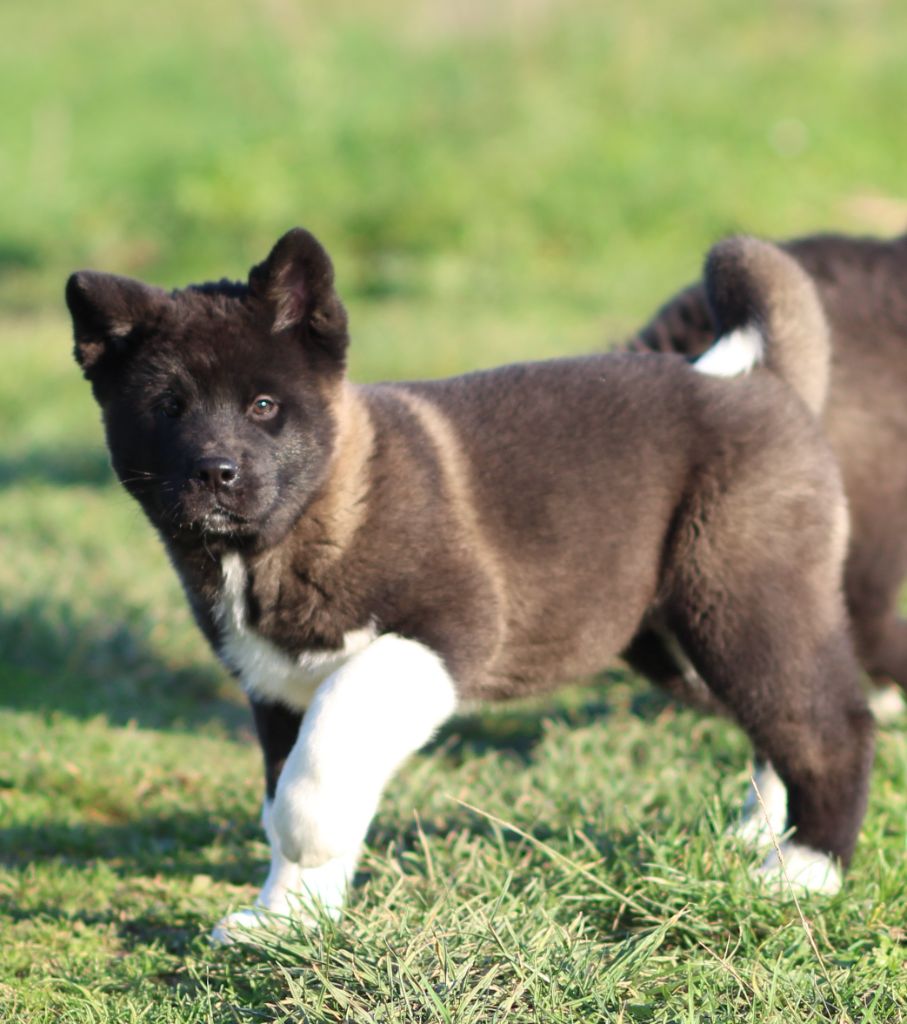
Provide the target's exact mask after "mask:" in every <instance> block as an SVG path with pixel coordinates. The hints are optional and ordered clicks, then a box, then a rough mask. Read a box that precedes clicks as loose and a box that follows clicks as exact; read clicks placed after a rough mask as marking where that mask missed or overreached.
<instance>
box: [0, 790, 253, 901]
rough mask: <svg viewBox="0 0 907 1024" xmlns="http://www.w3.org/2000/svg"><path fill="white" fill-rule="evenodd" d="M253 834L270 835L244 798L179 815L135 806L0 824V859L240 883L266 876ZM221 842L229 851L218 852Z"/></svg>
mask: <svg viewBox="0 0 907 1024" xmlns="http://www.w3.org/2000/svg"><path fill="white" fill-rule="evenodd" d="M251 839H260V840H262V841H263V840H264V834H263V832H262V830H261V826H260V825H259V822H258V818H257V815H255V814H250V813H249V809H248V808H247V807H246V806H245V805H243V806H241V807H240V806H237V807H236V808H233V809H229V810H226V811H225V810H224V808H218V809H217V810H212V812H211V813H205V812H203V811H184V812H179V811H176V812H174V813H172V814H143V813H142V811H141V808H140V807H136V816H135V818H128V819H126V820H123V821H117V822H112V823H111V822H88V821H80V822H74V823H70V822H59V821H53V820H51V821H42V822H40V823H35V824H33V825H32V824H25V825H15V826H12V827H9V828H0V864H2V865H4V866H5V867H24V866H25V865H27V864H31V863H35V862H42V861H58V860H59V861H63V862H65V863H66V864H67V865H68V866H75V867H78V866H81V865H88V864H90V863H91V862H93V861H97V860H98V859H101V860H104V861H106V862H107V864H108V867H110V868H111V870H113V871H114V873H115V874H117V875H119V876H121V877H123V878H129V877H141V876H145V875H148V876H152V877H153V876H157V875H160V876H166V877H170V878H182V879H186V880H189V881H191V880H192V879H193V878H195V877H196V876H199V875H201V876H203V877H205V878H210V879H213V880H215V881H221V882H230V883H232V884H234V885H241V884H245V883H247V882H249V881H250V879H252V880H260V881H264V870H265V869H264V867H263V865H264V861H263V860H262V859H261V858H259V857H256V856H250V855H249V853H248V852H247V850H246V846H245V844H246V843H247V842H248V841H249V840H251ZM214 845H218V846H221V847H223V848H225V850H221V851H220V852H219V853H218V854H217V856H216V857H214V858H212V855H211V848H212V847H213V846H214ZM224 852H226V854H227V855H226V856H225V855H224ZM259 874H260V875H261V879H258V875H259Z"/></svg>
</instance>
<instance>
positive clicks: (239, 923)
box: [210, 907, 287, 946]
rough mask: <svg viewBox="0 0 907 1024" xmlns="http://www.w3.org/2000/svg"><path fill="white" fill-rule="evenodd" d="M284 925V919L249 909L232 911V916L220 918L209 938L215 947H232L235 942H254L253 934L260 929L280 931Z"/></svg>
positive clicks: (252, 908) (262, 911) (264, 911)
mask: <svg viewBox="0 0 907 1024" xmlns="http://www.w3.org/2000/svg"><path fill="white" fill-rule="evenodd" d="M286 923H287V921H286V918H280V917H277V916H275V915H273V914H271V913H269V912H268V911H266V910H256V909H255V908H254V907H249V908H247V909H246V910H234V911H233V913H232V914H227V915H226V916H225V917H222V918H221V919H220V921H218V922H217V924H216V925H215V927H214V929H213V930H212V932H211V936H210V938H211V942H212V943H213V944H214V945H215V946H232V945H233V944H234V943H236V942H244V941H254V933H255V932H257V931H261V930H262V929H265V928H267V929H271V930H275V929H276V930H280V928H281V925H283V926H284V927H285V926H286Z"/></svg>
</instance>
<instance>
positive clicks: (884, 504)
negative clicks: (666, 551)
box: [632, 234, 907, 689]
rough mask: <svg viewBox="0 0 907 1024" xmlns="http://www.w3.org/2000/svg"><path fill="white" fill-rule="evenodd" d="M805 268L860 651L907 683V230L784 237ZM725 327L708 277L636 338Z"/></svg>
mask: <svg viewBox="0 0 907 1024" xmlns="http://www.w3.org/2000/svg"><path fill="white" fill-rule="evenodd" d="M781 248H783V249H784V250H785V251H786V252H787V253H789V254H790V255H791V256H792V257H793V258H794V259H796V261H797V262H798V263H799V265H800V266H801V267H802V268H803V269H804V270H805V271H806V273H807V274H808V275H809V277H810V279H811V281H812V283H813V285H814V287H815V289H816V291H817V293H818V295H819V298H820V301H821V304H822V308H823V310H824V313H825V317H826V320H827V322H828V325H829V328H830V331H831V347H832V362H831V380H830V385H829V391H828V396H827V400H826V402H825V403H824V409H823V411H822V420H823V425H824V429H825V432H826V435H827V437H828V439H829V442H830V443H831V446H832V448H833V450H834V452H835V454H836V456H837V458H838V461H839V463H840V466H841V471H842V475H843V478H844V487H845V490H846V492H847V497H848V501H849V505H850V517H851V533H850V547H849V550H848V555H847V563H846V570H845V592H846V598H847V605H848V608H849V611H850V615H851V620H852V622H853V629H854V635H855V639H856V643H857V650H858V653H859V655H860V658H861V660H862V662H863V664H864V666H865V668H866V670H867V672H869V673H870V674H871V675H872V676H874V677H876V678H877V679H879V680H880V681H881V680H886V679H889V678H890V679H893V680H895V681H897V682H898V683H899V684H900V685H901V686H902V687H904V688H905V689H907V622H905V621H904V620H903V619H901V618H900V617H899V616H898V610H897V598H898V593H899V591H900V589H901V586H902V584H903V582H904V578H905V576H907V236H901V237H899V238H895V239H893V240H890V241H883V240H879V239H874V238H855V237H848V236H845V235H832V234H825V235H814V236H810V237H806V238H799V239H795V240H793V241H790V242H784V243H781ZM718 333H720V330H719V328H718V325H717V324H716V323H715V318H714V316H713V313H712V308H711V305H710V303H709V301H708V298H707V295H706V288H705V286H704V284H703V283H702V282H698V283H696V284H693V285H691V286H690V287H688V288H686V289H684V290H683V291H682V292H680V293H679V294H678V295H676V296H675V297H674V298H672V299H670V300H669V301H668V302H667V303H666V304H665V305H664V306H662V308H661V309H660V310H659V311H658V313H656V315H655V316H654V318H653V319H652V320H651V321H650V323H649V324H648V325H647V326H646V327H644V328H643V329H642V331H640V333H639V335H638V336H637V338H636V339H635V342H634V344H633V346H632V347H634V348H636V349H639V350H648V351H659V352H677V353H681V354H683V355H686V356H689V357H691V358H692V357H696V356H699V355H700V354H702V353H703V352H704V351H705V350H706V349H707V348H708V347H709V346H710V345H711V344H712V343H713V342H714V340H715V337H716V335H717V334H718Z"/></svg>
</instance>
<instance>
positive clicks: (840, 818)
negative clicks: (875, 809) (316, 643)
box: [676, 565, 873, 891]
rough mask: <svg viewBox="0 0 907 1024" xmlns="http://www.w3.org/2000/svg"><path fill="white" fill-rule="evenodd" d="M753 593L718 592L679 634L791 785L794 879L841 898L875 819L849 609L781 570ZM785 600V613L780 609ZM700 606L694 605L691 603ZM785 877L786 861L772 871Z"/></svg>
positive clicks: (802, 576)
mask: <svg viewBox="0 0 907 1024" xmlns="http://www.w3.org/2000/svg"><path fill="white" fill-rule="evenodd" d="M772 568H773V571H772V572H771V573H769V574H767V575H766V576H764V577H762V578H763V580H764V582H763V583H762V584H761V585H760V584H759V583H758V582H754V581H753V578H752V577H751V581H750V585H749V586H747V587H746V588H745V592H739V591H736V592H734V593H733V594H729V593H727V592H724V593H721V594H720V595H719V594H718V593H717V592H716V593H713V594H712V595H711V599H708V600H706V601H705V602H704V603H703V602H702V601H701V599H702V598H703V597H704V596H705V593H706V591H707V588H703V586H702V580H701V579H700V580H699V581H698V586H697V590H698V593H697V594H696V595H695V596H694V599H693V600H692V601H689V600H687V601H685V602H683V605H685V607H682V610H681V611H680V613H679V614H678V617H677V620H676V629H677V632H678V635H679V636H680V638H681V641H682V642H683V645H684V647H685V649H686V650H687V652H688V653H689V655H690V658H691V660H692V662H693V664H694V665H695V666H696V668H697V670H698V671H699V673H700V675H701V676H702V678H703V679H704V681H705V682H706V684H707V685H708V686H709V687H710V689H711V690H712V691H713V692H714V693H715V695H716V696H717V697H718V699H719V700H720V701H721V702H722V703H723V704H724V705H726V706H727V707H728V709H729V710H730V711H731V712H732V714H733V715H734V717H735V718H736V719H737V721H738V722H739V723H740V725H741V726H742V727H743V728H744V729H745V730H746V732H747V733H748V734H749V736H750V738H751V739H752V741H753V744H754V746H755V748H756V750H757V751H759V753H760V755H762V756H764V757H765V758H767V759H768V761H769V762H770V763H771V765H772V766H773V768H774V770H775V771H776V772H777V776H778V778H779V779H780V780H781V782H782V783H783V785H784V788H785V790H786V797H787V821H786V822H785V828H786V829H792V830H793V835H792V837H791V838H790V839H788V840H785V842H784V843H783V844H782V847H781V850H782V855H783V856H784V860H785V862H786V863H785V868H784V870H785V872H786V873H787V875H788V876H789V877H790V878H791V879H792V881H794V882H796V883H798V884H800V885H801V886H803V887H804V888H808V889H815V890H822V891H834V890H835V889H836V888H837V887H838V885H839V884H840V876H839V874H838V870H837V867H836V865H837V863H840V864H842V865H843V866H845V867H846V866H847V864H848V863H849V861H850V858H851V855H852V853H853V849H854V845H855V843H856V839H857V833H858V831H859V827H860V824H861V822H862V818H863V815H864V813H865V808H866V800H867V792H868V782H869V771H870V767H871V762H872V751H873V722H872V716H871V714H870V712H869V710H868V708H867V706H866V701H865V698H864V695H863V692H862V689H861V686H860V682H859V673H858V670H857V664H856V660H855V658H854V655H853V653H852V651H851V649H850V644H849V641H848V638H847V629H846V624H845V617H844V609H843V602H841V601H839V600H831V599H830V596H829V595H828V594H824V595H822V594H818V595H817V594H815V593H812V589H813V588H812V587H811V585H810V582H809V578H810V574H809V573H802V572H800V573H797V572H795V571H794V570H793V569H792V568H791V567H790V566H788V567H783V566H780V565H777V566H774V567H772ZM781 595H783V596H784V601H785V606H784V607H782V606H780V605H779V599H780V597H781ZM687 597H688V598H689V595H687ZM764 870H765V871H766V872H768V873H778V872H779V871H780V870H781V866H780V864H779V863H778V858H777V854H775V853H774V852H773V853H772V854H771V855H770V856H769V859H768V861H767V862H766V864H765V865H764Z"/></svg>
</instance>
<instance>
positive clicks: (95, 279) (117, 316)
mask: <svg viewBox="0 0 907 1024" xmlns="http://www.w3.org/2000/svg"><path fill="white" fill-rule="evenodd" d="M164 296H165V293H164V292H163V291H161V289H159V288H151V287H149V286H148V285H145V284H142V283H141V282H140V281H133V280H132V279H131V278H128V277H117V276H116V275H115V274H101V273H98V272H97V271H94V270H79V271H77V272H76V273H75V274H71V275H70V278H69V280H68V281H67V282H66V305H67V306H68V307H69V313H70V316H71V317H72V326H73V335H74V337H75V342H76V347H75V357H76V362H77V363H78V364H79V365H80V366H81V367H82V370H83V372H84V373H85V376H86V377H88V378H89V379H92V378H93V377H94V376H95V374H96V373H97V371H98V369H99V368H100V367H101V366H103V365H104V364H105V363H106V362H107V361H108V360H109V359H110V358H111V357H112V356H115V355H117V354H120V353H122V352H124V351H125V350H126V348H127V347H128V345H129V341H130V336H132V335H133V334H134V333H135V330H136V328H137V326H138V325H139V324H147V322H148V320H149V317H151V316H153V314H154V312H155V310H156V309H158V308H159V307H160V305H161V302H162V299H163V298H164Z"/></svg>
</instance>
